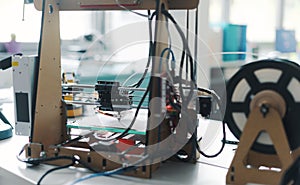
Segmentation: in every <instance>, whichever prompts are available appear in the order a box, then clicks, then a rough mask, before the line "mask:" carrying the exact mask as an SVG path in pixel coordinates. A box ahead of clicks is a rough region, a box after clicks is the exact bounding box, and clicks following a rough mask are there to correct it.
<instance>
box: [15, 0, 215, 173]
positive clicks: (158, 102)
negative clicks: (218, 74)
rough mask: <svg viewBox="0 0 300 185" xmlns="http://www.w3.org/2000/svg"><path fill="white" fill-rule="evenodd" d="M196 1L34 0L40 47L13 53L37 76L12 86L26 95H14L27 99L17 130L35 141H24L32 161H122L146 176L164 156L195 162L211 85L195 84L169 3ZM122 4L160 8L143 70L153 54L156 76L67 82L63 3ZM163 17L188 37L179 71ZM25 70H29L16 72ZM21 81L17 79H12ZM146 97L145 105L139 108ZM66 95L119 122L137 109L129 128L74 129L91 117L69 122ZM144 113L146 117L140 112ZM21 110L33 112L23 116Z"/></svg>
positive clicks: (100, 164) (81, 6)
mask: <svg viewBox="0 0 300 185" xmlns="http://www.w3.org/2000/svg"><path fill="white" fill-rule="evenodd" d="M116 2H117V3H116ZM198 3H199V2H198V1H197V0H191V1H184V2H183V1H180V0H171V1H166V0H157V1H154V0H144V1H143V0H140V1H139V0H122V1H121V0H120V1H114V0H107V1H97V0H81V1H80V0H79V1H73V0H35V1H34V4H35V6H36V8H37V9H38V10H41V11H42V15H43V16H42V30H41V39H40V43H39V55H38V57H36V58H34V59H29V60H28V59H27V58H26V57H24V56H14V57H13V59H12V60H13V68H14V70H13V71H14V77H16V78H15V79H19V81H20V79H23V80H26V79H27V80H30V79H34V80H33V81H32V80H30V82H32V83H30V84H28V85H27V86H26V87H24V86H23V87H21V86H22V85H24V84H22V85H21V86H20V89H18V88H15V95H16V97H19V95H21V97H20V98H18V101H16V107H18V106H23V107H24V106H26V105H30V106H27V107H26V109H22V110H21V109H19V108H16V115H17V119H16V120H17V121H16V130H17V133H18V134H29V136H30V142H29V143H28V144H27V145H26V146H24V151H25V155H26V159H25V160H23V161H25V162H27V163H30V164H39V163H42V162H45V163H48V164H54V165H58V166H70V165H73V166H80V167H86V168H88V169H90V170H92V171H95V172H99V171H104V172H106V171H110V170H116V169H117V170H118V169H120V170H121V171H122V172H125V173H126V174H127V175H131V176H138V177H144V178H149V177H151V174H152V172H153V171H154V170H155V169H156V168H157V167H158V166H159V163H160V162H161V161H164V160H167V159H174V160H178V159H180V160H183V161H185V162H192V163H194V162H196V160H197V159H198V157H199V152H198V150H199V146H198V141H197V132H196V129H197V124H198V123H197V113H198V112H200V113H201V114H202V116H204V117H208V116H209V114H210V110H211V97H210V96H211V94H212V92H211V91H209V90H203V89H202V90H201V88H198V87H197V85H196V80H195V69H194V67H195V65H194V63H195V61H194V59H193V57H192V54H191V51H190V49H189V46H188V43H187V41H186V38H185V36H184V33H183V32H182V30H181V29H180V27H179V26H178V24H177V23H176V21H175V19H174V18H173V17H172V15H171V14H170V13H169V12H168V9H193V8H196V7H197V6H198ZM124 7H125V8H126V7H130V9H131V10H133V9H147V10H150V9H154V10H155V12H154V13H153V14H152V15H149V21H152V19H153V18H154V17H156V21H155V33H154V40H152V41H151V44H150V50H149V63H148V66H147V67H146V69H147V70H146V71H145V74H146V73H147V71H148V67H149V66H150V65H149V64H150V62H151V64H152V70H151V77H150V80H149V84H148V85H147V87H146V88H139V87H140V84H141V83H142V82H143V80H144V79H143V78H141V79H140V80H139V81H138V82H137V83H135V84H134V85H132V86H129V87H123V86H121V85H120V83H118V82H114V81H98V82H97V83H96V84H95V85H83V84H63V85H62V84H61V54H60V53H61V51H60V31H59V11H68V10H119V9H122V8H124ZM166 20H169V21H171V22H172V23H173V24H174V26H175V28H176V30H177V31H178V33H179V35H180V37H181V39H182V42H183V44H182V45H183V56H184V57H182V60H181V62H180V65H179V66H180V68H179V69H178V71H177V72H175V69H174V68H173V69H171V70H173V71H172V72H171V73H170V71H169V70H170V69H169V64H168V63H169V56H170V53H171V52H172V51H171V49H170V48H169V46H168V35H167V32H166V24H165V23H164V22H163V21H166ZM150 24H152V23H150ZM150 30H152V29H150ZM185 56H187V57H185ZM185 58H187V60H185ZM185 63H187V66H188V67H187V70H188V73H187V74H189V76H188V78H187V79H183V77H182V76H183V75H182V73H183V69H182V68H183V65H184V64H185ZM20 67H23V68H20ZM20 70H21V71H22V72H20ZM24 70H25V71H26V72H27V73H24ZM19 72H20V73H19ZM20 74H27V76H25V77H21V78H20V76H19V77H17V76H18V75H20ZM29 74H35V75H34V76H30V75H29ZM18 84H20V83H18V82H15V81H14V86H17V85H18ZM64 88H65V89H68V90H74V89H77V90H80V91H84V90H83V89H89V90H92V91H94V92H96V94H97V95H96V96H95V97H94V99H92V101H88V102H82V101H80V100H79V101H77V100H76V99H72V100H62V90H64ZM16 90H18V92H17V91H16ZM135 91H142V92H143V95H142V97H141V99H140V102H139V104H138V106H137V107H133V104H132V102H133V95H132V94H133V92H135ZM200 95H201V96H200ZM146 98H147V99H148V102H149V103H148V107H147V108H146V109H144V110H142V109H141V107H142V103H143V102H144V101H145V99H146ZM19 99H21V101H19ZM89 100H91V99H89ZM198 100H199V101H198ZM18 102H21V103H20V104H19V103H18ZM66 103H68V104H84V105H93V106H95V107H97V110H96V112H98V113H99V114H100V115H105V116H111V117H112V118H113V119H116V120H115V121H116V122H122V120H123V115H122V114H123V112H124V111H131V115H132V116H131V119H130V121H129V124H128V125H127V126H126V127H125V128H121V129H120V128H107V127H97V126H95V125H93V126H89V127H88V129H85V130H88V132H82V133H79V134H73V132H72V129H73V128H75V127H77V128H80V129H83V128H84V127H86V125H77V126H76V125H74V124H73V125H72V124H69V123H68V124H67V118H66V117H67V114H66ZM199 103H200V104H201V106H200V110H199V108H197V107H198V105H199ZM24 110H26V111H25V112H24ZM141 114H142V115H144V118H140V119H139V116H140V115H141ZM24 117H26V118H28V119H26V120H24V119H21V118H24ZM19 118H20V119H19ZM138 119H139V120H140V121H142V122H143V124H144V127H145V129H144V130H143V131H140V132H137V131H136V130H134V129H132V127H133V125H134V124H135V122H137V120H138ZM126 169H133V170H130V171H126Z"/></svg>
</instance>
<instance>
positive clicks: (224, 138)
mask: <svg viewBox="0 0 300 185" xmlns="http://www.w3.org/2000/svg"><path fill="white" fill-rule="evenodd" d="M225 124H226V123H225V122H222V128H223V139H222V141H221V142H222V146H221V148H220V150H219V151H218V152H217V153H216V154H213V155H209V154H206V153H205V152H203V151H202V150H201V149H200V146H199V142H198V141H197V138H195V142H196V148H197V150H198V152H199V153H200V154H201V155H203V156H204V157H206V158H214V157H217V156H219V155H220V154H221V153H222V152H223V150H224V148H225V142H224V141H225V140H226V130H225Z"/></svg>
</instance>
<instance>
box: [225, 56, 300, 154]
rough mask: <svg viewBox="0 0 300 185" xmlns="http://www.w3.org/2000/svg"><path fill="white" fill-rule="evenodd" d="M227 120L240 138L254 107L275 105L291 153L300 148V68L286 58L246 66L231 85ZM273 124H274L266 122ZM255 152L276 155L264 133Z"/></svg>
mask: <svg viewBox="0 0 300 185" xmlns="http://www.w3.org/2000/svg"><path fill="white" fill-rule="evenodd" d="M226 88H227V104H226V113H225V117H224V121H225V122H226V123H227V125H228V127H229V129H230V130H231V132H232V133H233V135H234V136H235V137H236V138H238V139H239V138H240V136H241V134H242V132H243V129H244V126H245V124H246V122H247V118H248V115H249V113H250V112H251V110H252V109H253V107H254V106H259V105H260V104H262V103H263V102H264V101H267V102H269V103H270V102H271V103H270V104H271V106H272V107H273V108H275V109H276V110H277V111H278V112H279V114H280V115H281V117H282V121H283V124H284V128H285V132H286V135H287V138H288V140H289V144H290V148H291V150H294V149H296V148H298V147H299V146H300V135H299V130H300V124H299V123H298V120H299V115H298V114H299V113H300V67H299V65H298V64H296V63H294V62H291V61H288V60H282V59H265V60H259V61H256V62H252V63H249V64H246V65H244V66H242V67H241V69H240V70H239V71H238V72H237V73H236V74H235V75H234V76H233V77H232V78H231V79H230V80H229V81H228V83H227V86H226ZM266 124H272V123H266ZM252 149H253V150H254V151H256V152H260V153H265V154H274V153H275V149H274V147H273V144H272V141H271V138H270V137H269V135H268V134H267V133H265V132H262V133H261V134H260V135H259V137H258V138H257V141H256V142H255V143H254V144H253V146H252Z"/></svg>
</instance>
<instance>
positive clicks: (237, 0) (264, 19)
mask: <svg viewBox="0 0 300 185" xmlns="http://www.w3.org/2000/svg"><path fill="white" fill-rule="evenodd" d="M276 10H277V1H274V0H263V1H261V0H232V1H231V7H230V22H231V23H233V24H245V25H247V40H248V41H250V42H274V40H275V30H276V19H277V13H276Z"/></svg>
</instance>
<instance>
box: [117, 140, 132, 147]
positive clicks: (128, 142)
mask: <svg viewBox="0 0 300 185" xmlns="http://www.w3.org/2000/svg"><path fill="white" fill-rule="evenodd" d="M119 141H120V142H121V143H124V144H127V145H131V146H133V145H134V144H135V141H134V140H130V139H119Z"/></svg>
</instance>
